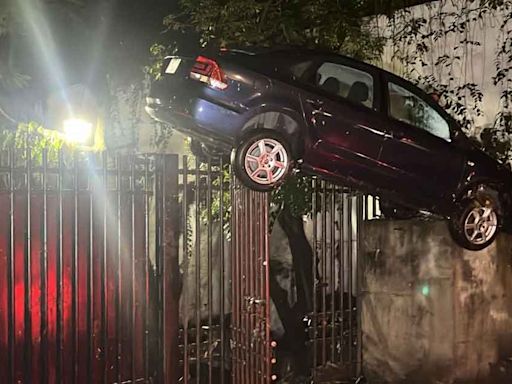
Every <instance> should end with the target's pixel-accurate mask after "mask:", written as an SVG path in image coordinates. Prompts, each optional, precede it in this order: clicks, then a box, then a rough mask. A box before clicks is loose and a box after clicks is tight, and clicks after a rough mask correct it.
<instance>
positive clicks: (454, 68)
mask: <svg viewBox="0 0 512 384" xmlns="http://www.w3.org/2000/svg"><path fill="white" fill-rule="evenodd" d="M424 9H426V11H424V12H418V10H416V9H404V10H400V11H398V12H396V13H395V14H394V15H393V16H392V17H390V18H389V20H388V23H387V29H388V30H389V31H390V33H389V35H388V39H389V40H390V46H391V50H392V53H391V56H392V59H393V60H394V62H395V63H400V65H401V67H402V68H401V70H402V73H401V75H403V76H405V77H406V78H408V79H410V80H412V81H413V82H415V83H416V84H418V85H419V86H421V87H422V88H424V89H426V90H427V91H435V92H437V93H438V94H441V95H442V98H441V103H442V104H443V105H444V107H445V108H446V109H447V110H448V111H449V112H450V113H451V114H452V116H454V117H455V118H456V119H457V120H458V121H459V123H460V124H461V126H462V128H463V129H464V130H465V131H466V133H467V134H469V135H470V136H473V137H475V138H478V139H479V140H481V141H482V143H483V145H484V148H485V149H486V150H487V151H488V152H490V153H491V154H493V155H495V156H496V157H497V158H498V159H500V160H504V161H507V160H511V159H512V153H511V149H512V146H511V144H510V140H511V138H512V136H511V133H512V132H511V129H510V119H509V118H508V117H507V116H508V115H509V112H510V111H511V107H512V103H511V100H512V91H511V89H512V79H511V76H510V75H511V74H512V53H511V52H512V28H511V27H512V4H511V3H510V2H504V1H490V0H469V1H450V0H441V1H438V2H435V3H434V4H428V5H426V6H425V8H424ZM494 20H501V25H499V30H500V31H501V36H500V40H499V41H498V45H497V49H496V54H495V56H496V60H495V62H496V74H495V75H494V76H493V82H494V85H496V86H499V87H500V88H501V111H500V113H499V114H498V115H497V116H496V121H495V123H494V125H493V127H492V128H491V129H490V130H486V131H484V132H482V134H480V132H479V131H478V130H477V129H476V121H477V119H478V118H480V117H482V116H483V108H482V101H483V93H482V90H481V89H480V86H479V85H477V84H476V81H475V78H474V75H473V71H474V68H473V61H472V60H473V57H474V56H475V53H476V52H478V51H479V50H480V52H482V44H483V42H482V38H483V37H485V34H482V33H481V32H480V33H475V28H479V27H480V26H483V28H485V24H486V21H494Z"/></svg>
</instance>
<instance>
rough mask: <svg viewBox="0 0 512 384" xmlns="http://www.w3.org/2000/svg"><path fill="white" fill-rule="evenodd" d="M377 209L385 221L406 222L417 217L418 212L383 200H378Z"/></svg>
mask: <svg viewBox="0 0 512 384" xmlns="http://www.w3.org/2000/svg"><path fill="white" fill-rule="evenodd" d="M379 207H380V211H381V212H382V214H383V215H384V218H386V219H392V220H408V219H412V218H414V217H416V216H418V211H415V210H414V209H411V208H407V207H404V206H401V205H399V204H396V203H392V202H390V201H386V200H384V199H380V200H379Z"/></svg>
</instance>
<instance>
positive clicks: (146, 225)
mask: <svg viewBox="0 0 512 384" xmlns="http://www.w3.org/2000/svg"><path fill="white" fill-rule="evenodd" d="M149 182H150V180H149V158H148V155H147V154H146V155H145V156H144V299H145V300H144V304H143V305H144V338H143V343H144V380H145V382H146V383H147V382H149V340H150V337H149V335H150V305H149V304H150V300H151V296H150V289H149V284H150V273H151V266H150V259H149V193H148V192H149Z"/></svg>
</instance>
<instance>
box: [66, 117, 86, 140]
mask: <svg viewBox="0 0 512 384" xmlns="http://www.w3.org/2000/svg"><path fill="white" fill-rule="evenodd" d="M63 128H64V136H65V138H66V140H67V141H69V142H71V143H77V144H85V143H86V142H87V141H88V140H89V139H90V137H91V135H92V124H91V123H90V122H88V121H85V120H82V119H67V120H65V121H64V123H63Z"/></svg>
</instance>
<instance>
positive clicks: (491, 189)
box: [454, 179, 504, 215]
mask: <svg viewBox="0 0 512 384" xmlns="http://www.w3.org/2000/svg"><path fill="white" fill-rule="evenodd" d="M503 191H504V189H503V186H502V185H501V184H500V183H498V182H496V181H493V180H491V179H481V180H473V181H472V182H471V183H468V184H466V185H465V186H464V187H463V188H462V189H461V190H460V192H459V193H457V194H456V195H455V198H454V201H455V203H458V202H461V201H463V200H464V199H468V198H478V197H479V196H485V195H489V196H491V197H492V198H493V199H494V200H495V201H496V203H497V204H498V206H497V208H498V213H499V214H500V215H503V213H504V209H503V206H502V205H503V198H502V194H503V193H504V192H503Z"/></svg>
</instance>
